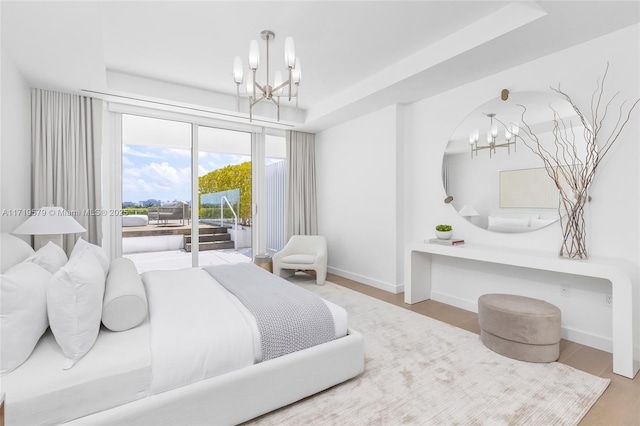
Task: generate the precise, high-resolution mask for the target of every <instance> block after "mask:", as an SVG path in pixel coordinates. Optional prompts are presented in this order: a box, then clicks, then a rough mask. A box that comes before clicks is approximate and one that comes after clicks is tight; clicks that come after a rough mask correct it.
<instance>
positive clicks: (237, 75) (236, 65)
mask: <svg viewBox="0 0 640 426" xmlns="http://www.w3.org/2000/svg"><path fill="white" fill-rule="evenodd" d="M243 79H244V69H243V68H242V59H241V58H240V56H236V57H235V58H233V81H235V82H236V84H242V80H243Z"/></svg>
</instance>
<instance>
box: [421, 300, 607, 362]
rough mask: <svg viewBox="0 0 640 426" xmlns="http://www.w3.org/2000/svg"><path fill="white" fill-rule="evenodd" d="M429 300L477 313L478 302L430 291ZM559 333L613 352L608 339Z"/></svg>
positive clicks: (574, 332)
mask: <svg viewBox="0 0 640 426" xmlns="http://www.w3.org/2000/svg"><path fill="white" fill-rule="evenodd" d="M431 299H433V300H435V301H436V302H441V303H445V304H447V305H451V306H455V307H456V308H460V309H464V310H467V311H471V312H476V313H477V312H478V302H477V301H473V300H466V299H461V298H458V297H453V296H450V295H448V294H444V293H439V292H435V291H432V292H431ZM560 333H561V335H562V338H563V339H566V340H570V341H572V342H575V343H580V344H581V345H585V346H589V347H591V348H595V349H600V350H601V351H605V352H609V353H612V352H613V341H612V339H611V338H609V337H604V336H598V335H596V334H591V333H587V332H584V331H582V330H576V329H574V328H569V327H562V328H561V329H560Z"/></svg>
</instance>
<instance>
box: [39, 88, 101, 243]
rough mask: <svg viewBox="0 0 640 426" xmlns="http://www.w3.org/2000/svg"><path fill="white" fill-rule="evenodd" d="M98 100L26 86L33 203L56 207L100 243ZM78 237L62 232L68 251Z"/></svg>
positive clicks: (89, 239)
mask: <svg viewBox="0 0 640 426" xmlns="http://www.w3.org/2000/svg"><path fill="white" fill-rule="evenodd" d="M101 115H102V102H101V101H100V100H98V99H93V98H89V97H85V96H78V95H71V94H67V93H59V92H53V91H48V90H42V89H31V144H32V159H33V160H32V168H33V169H32V176H33V194H32V197H33V206H34V208H40V207H43V206H51V205H54V206H60V207H63V208H64V209H66V210H68V211H70V212H72V213H73V214H74V217H75V219H76V220H77V221H78V222H80V224H81V225H82V226H84V228H85V229H86V230H87V232H86V233H84V234H81V236H82V237H83V238H84V239H86V240H87V241H89V242H91V243H93V244H98V245H100V244H101V242H102V228H101V216H100V214H101V213H100V207H101V205H102V203H101V193H100V174H101V173H100V147H101ZM76 237H77V235H76V234H69V235H65V236H64V243H63V248H64V249H65V251H66V252H67V253H70V252H71V250H72V249H73V245H74V243H75V240H76Z"/></svg>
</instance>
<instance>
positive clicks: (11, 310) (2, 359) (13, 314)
mask: <svg viewBox="0 0 640 426" xmlns="http://www.w3.org/2000/svg"><path fill="white" fill-rule="evenodd" d="M50 278H51V273H50V272H49V271H47V270H46V269H44V268H42V267H40V266H38V265H36V264H35V263H31V262H22V263H18V264H17V265H15V266H14V267H13V268H11V269H9V270H8V271H7V272H6V273H4V274H2V276H1V278H0V293H1V294H2V298H0V329H1V330H2V334H1V335H0V336H1V341H0V374H5V373H8V372H9V371H11V370H13V369H15V368H17V367H18V366H20V365H21V364H22V363H23V362H25V361H26V360H27V358H29V355H31V352H33V348H35V346H36V343H38V340H39V339H40V337H41V336H42V334H43V333H44V332H45V331H46V330H47V327H48V326H49V321H48V320H47V298H46V293H47V283H48V282H49V279H50Z"/></svg>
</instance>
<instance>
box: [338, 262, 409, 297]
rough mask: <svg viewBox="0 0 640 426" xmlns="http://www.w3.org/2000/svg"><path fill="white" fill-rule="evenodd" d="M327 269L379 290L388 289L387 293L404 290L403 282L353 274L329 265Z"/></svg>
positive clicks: (396, 292)
mask: <svg viewBox="0 0 640 426" xmlns="http://www.w3.org/2000/svg"><path fill="white" fill-rule="evenodd" d="M327 271H328V272H329V273H331V274H334V275H340V276H341V277H344V278H348V279H350V280H354V281H358V282H360V283H363V284H367V285H370V286H371V287H375V288H379V289H380V290H384V291H388V292H389V293H394V294H398V293H402V292H403V291H404V284H398V285H396V284H391V283H386V282H384V281H379V280H375V279H373V278H369V277H365V276H364V275H360V274H354V273H351V272H349V271H345V270H342V269H338V268H332V267H331V266H329V267H328V268H327Z"/></svg>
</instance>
